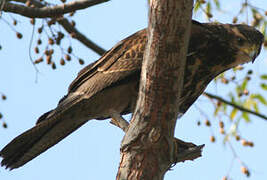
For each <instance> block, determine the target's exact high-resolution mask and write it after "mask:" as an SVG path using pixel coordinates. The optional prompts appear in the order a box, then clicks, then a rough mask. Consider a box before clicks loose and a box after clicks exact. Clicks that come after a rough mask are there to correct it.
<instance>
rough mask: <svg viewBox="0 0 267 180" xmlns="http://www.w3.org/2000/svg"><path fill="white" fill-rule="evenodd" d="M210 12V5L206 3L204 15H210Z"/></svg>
mask: <svg viewBox="0 0 267 180" xmlns="http://www.w3.org/2000/svg"><path fill="white" fill-rule="evenodd" d="M210 10H211V4H210V2H208V3H207V5H206V13H208V14H211V13H210Z"/></svg>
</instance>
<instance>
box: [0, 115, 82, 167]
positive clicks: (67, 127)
mask: <svg viewBox="0 0 267 180" xmlns="http://www.w3.org/2000/svg"><path fill="white" fill-rule="evenodd" d="M46 116H47V114H46ZM57 117H58V116H57ZM85 122H87V121H86V120H83V121H82V120H76V119H75V120H73V119H71V117H70V116H69V117H68V116H65V117H62V116H60V119H57V118H56V116H52V117H51V116H50V117H48V119H45V121H41V122H39V123H38V124H36V126H34V127H33V128H31V129H29V130H28V131H26V132H24V133H23V134H21V135H19V136H18V137H16V138H15V139H13V140H12V141H11V142H10V143H9V144H7V145H6V146H5V147H4V148H3V149H2V150H1V151H0V156H2V157H3V160H2V162H1V166H6V168H9V169H10V170H12V169H15V168H18V167H20V166H22V165H24V164H26V163H27V162H29V161H30V160H32V159H33V158H35V157H36V156H38V155H40V154H41V153H42V152H44V151H46V150H47V149H48V148H50V147H51V146H53V145H55V144H57V143H58V142H59V141H61V140H62V139H63V138H65V137H66V136H68V135H69V134H70V133H72V132H73V131H75V130H76V129H77V128H79V127H80V126H82V125H83V124H84V123H85Z"/></svg>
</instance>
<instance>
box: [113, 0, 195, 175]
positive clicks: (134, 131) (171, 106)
mask: <svg viewBox="0 0 267 180" xmlns="http://www.w3.org/2000/svg"><path fill="white" fill-rule="evenodd" d="M192 6H193V1H192V0H168V1H164V0H151V1H150V12H149V13H150V14H149V28H148V44H147V47H146V52H145V56H144V62H143V66H142V75H141V76H142V77H141V84H140V90H139V98H138V101H137V107H136V110H135V113H134V115H133V118H132V120H131V123H130V126H129V128H128V130H127V132H126V134H125V137H124V139H123V141H122V144H121V159H120V166H119V170H118V174H117V179H118V180H119V179H120V180H122V179H146V180H147V179H153V180H160V179H163V177H164V174H165V173H166V171H167V170H168V169H169V168H170V167H171V165H172V164H173V163H176V162H177V157H178V156H179V155H177V154H178V153H179V151H177V146H176V144H177V143H175V139H174V128H175V124H176V119H177V116H178V112H179V107H178V106H179V105H178V102H179V97H180V94H181V89H182V84H183V77H184V66H185V59H186V52H187V46H188V40H189V33H190V28H191V27H190V26H191V16H192V12H191V10H192Z"/></svg>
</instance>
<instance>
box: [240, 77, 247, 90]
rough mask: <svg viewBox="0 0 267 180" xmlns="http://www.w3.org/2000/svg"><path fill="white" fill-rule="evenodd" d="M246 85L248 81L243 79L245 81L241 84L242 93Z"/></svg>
mask: <svg viewBox="0 0 267 180" xmlns="http://www.w3.org/2000/svg"><path fill="white" fill-rule="evenodd" d="M247 84H248V80H247V79H245V80H244V81H243V83H242V84H241V91H244V90H245V89H246V87H247Z"/></svg>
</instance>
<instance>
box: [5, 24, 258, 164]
mask: <svg viewBox="0 0 267 180" xmlns="http://www.w3.org/2000/svg"><path fill="white" fill-rule="evenodd" d="M262 41H263V35H262V34H261V33H260V32H259V31H257V30H255V29H254V28H252V27H249V26H246V25H227V24H226V25H224V24H201V23H198V22H195V21H193V24H192V30H191V37H190V44H189V48H188V55H187V60H186V69H185V77H184V78H185V79H184V88H183V92H182V98H181V101H180V103H181V106H180V107H181V113H185V112H186V111H187V109H188V108H189V107H190V106H191V105H192V103H193V102H194V101H195V100H196V99H197V98H198V97H199V96H200V95H201V93H202V92H203V91H204V89H205V87H206V86H207V85H208V83H209V82H210V81H211V80H212V79H213V78H215V77H216V76H217V75H218V74H220V73H222V72H223V71H225V70H227V69H230V68H232V67H234V66H236V65H238V64H243V63H246V62H250V61H253V60H254V59H255V58H256V56H257V55H258V54H259V53H260V48H261V44H262ZM146 42H147V36H146V30H145V29H144V30H141V31H139V32H137V33H135V34H133V35H132V36H129V37H128V38H126V39H124V40H122V41H121V42H119V43H118V44H117V45H115V46H114V47H113V48H112V49H111V50H109V51H108V52H106V53H105V54H104V55H103V56H102V57H101V58H100V59H99V60H98V61H96V62H94V63H92V64H90V65H88V66H87V67H85V68H84V69H83V70H81V72H80V73H79V74H78V76H77V78H76V79H75V80H74V81H73V82H72V83H71V85H70V87H69V91H68V94H67V95H66V96H65V97H64V98H62V100H60V102H59V104H58V106H57V107H56V108H55V109H54V110H51V111H49V112H47V113H45V114H44V115H42V116H41V117H40V118H39V119H38V121H37V124H36V126H35V127H33V128H32V129H30V130H28V131H26V132H25V133H23V134H21V135H20V136H18V137H16V138H15V139H14V140H12V141H11V142H10V143H9V144H8V145H7V146H6V147H4V148H3V149H2V150H1V152H0V155H1V156H2V157H3V160H2V163H1V165H2V166H6V167H7V168H10V169H14V168H18V167H20V166H22V165H24V164H25V163H27V162H28V161H30V160H31V159H33V158H35V157H36V156H38V155H39V154H41V153H42V152H44V151H45V150H47V149H48V148H50V147H51V146H53V145H55V144H56V143H58V142H59V141H60V140H62V139H63V138H64V137H66V136H67V135H69V134H70V133H71V132H73V131H74V130H76V129H77V128H79V127H80V126H82V125H83V124H84V123H86V122H87V121H88V120H90V119H106V118H109V117H117V116H118V115H122V114H127V113H130V112H133V109H134V107H135V101H136V98H137V92H138V86H139V78H140V69H141V64H142V58H143V53H144V50H145V46H146Z"/></svg>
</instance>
